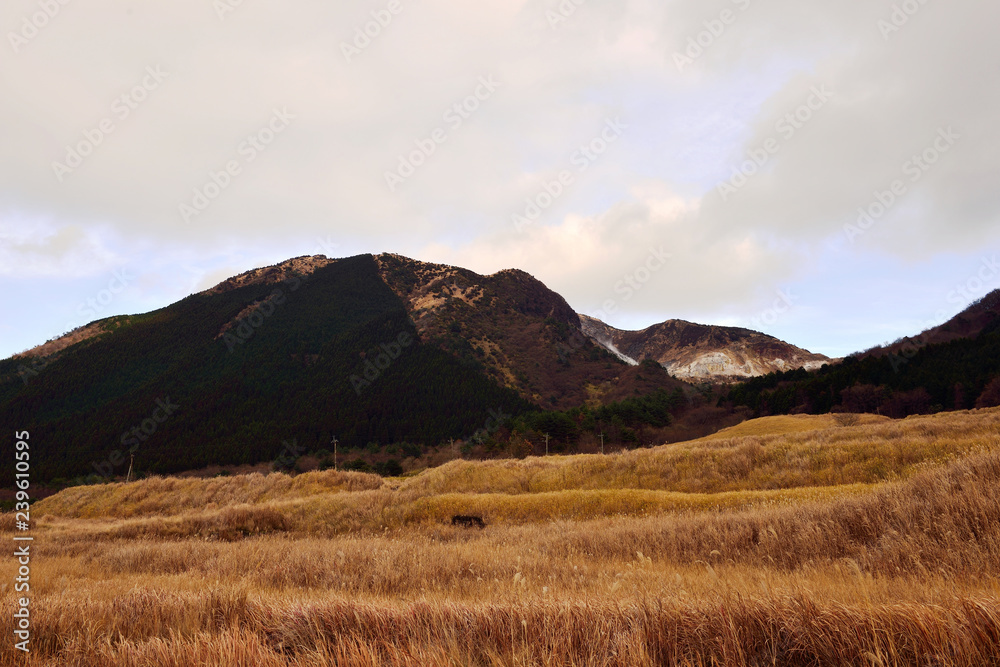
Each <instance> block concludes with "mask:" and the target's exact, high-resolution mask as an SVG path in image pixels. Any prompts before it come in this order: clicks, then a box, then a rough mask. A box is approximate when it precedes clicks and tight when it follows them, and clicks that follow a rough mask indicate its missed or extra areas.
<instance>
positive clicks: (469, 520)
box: [451, 514, 486, 528]
mask: <svg viewBox="0 0 1000 667" xmlns="http://www.w3.org/2000/svg"><path fill="white" fill-rule="evenodd" d="M451 525H453V526H462V527H463V528H485V527H486V524H485V523H484V522H483V519H482V517H478V516H465V515H464V514H456V515H455V516H453V517H451Z"/></svg>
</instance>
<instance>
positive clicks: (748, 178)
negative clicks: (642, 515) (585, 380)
mask: <svg viewBox="0 0 1000 667" xmlns="http://www.w3.org/2000/svg"><path fill="white" fill-rule="evenodd" d="M998 25H1000V5H998V4H997V3H995V2H981V1H979V0H950V1H949V2H944V1H943V0H923V1H922V2H918V1H917V0H906V1H905V2H899V0H863V1H862V0H839V1H838V2H802V1H801V0H796V1H792V0H738V1H737V0H716V1H707V2H706V1H705V0H675V1H673V2H663V1H662V0H657V1H652V0H649V1H647V0H635V1H629V0H621V1H614V2H612V1H610V0H604V1H602V0H561V1H559V0H503V1H500V0H477V2H456V1H454V0H392V1H391V2H390V1H389V0H384V1H383V0H375V1H364V2H356V3H331V2H321V1H319V0H299V1H298V2H287V1H284V2H279V1H278V0H242V1H241V0H215V1H214V2H213V0H170V1H169V2H168V1H166V0H148V1H146V2H133V1H130V0H88V1H87V2H84V1H83V0H5V1H4V2H3V4H2V6H0V31H2V33H3V35H4V39H3V43H2V44H0V357H6V356H9V355H10V354H13V353H16V352H19V351H22V350H24V349H26V348H29V347H31V346H33V345H36V344H38V343H41V342H43V341H44V340H46V339H48V338H51V337H54V336H57V335H59V334H62V333H64V332H65V331H67V330H69V329H71V328H73V327H75V326H78V325H81V324H85V323H87V322H89V321H92V320H94V319H97V318H99V317H106V316H109V315H114V314H122V313H136V312H145V311H148V310H152V309H154V308H158V307H161V306H164V305H167V304H169V303H172V302H174V301H176V300H178V299H181V298H183V297H184V296H186V295H188V294H190V293H192V292H194V291H199V290H201V289H204V288H206V287H209V286H211V285H213V284H215V283H217V282H219V281H220V280H222V279H224V278H226V277H228V276H230V275H233V274H235V273H238V272H241V271H245V270H247V269H250V268H254V267H257V266H261V265H266V264H273V263H276V262H279V261H281V260H284V259H287V258H289V257H293V256H297V255H304V254H320V253H321V254H326V255H328V256H331V257H341V256H348V255H354V254H358V253H363V252H373V253H378V252H386V251H390V252H398V253H401V254H404V255H408V256H411V257H415V258H419V259H423V260H428V261H437V262H444V263H449V264H456V265H460V266H464V267H467V268H470V269H473V270H475V271H478V272H480V273H492V272H494V271H497V270H500V269H504V268H510V267H515V268H520V269H523V270H525V271H528V272H529V273H531V274H533V275H534V276H536V277H537V278H539V279H540V280H542V281H543V282H545V283H546V284H547V285H548V286H549V287H551V288H552V289H554V290H556V291H558V292H560V293H561V294H562V295H563V296H565V297H566V299H567V300H568V301H569V303H570V304H571V305H572V306H573V307H574V308H575V309H576V310H578V311H580V312H582V313H587V314H591V315H595V316H598V317H601V318H602V319H604V320H605V321H607V322H608V323H609V324H612V325H614V326H618V327H621V328H642V327H644V326H648V325H650V324H653V323H655V322H658V321H662V320H664V319H668V318H683V319H688V320H693V321H699V322H704V323H714V324H727V325H739V326H746V327H750V328H754V329H758V330H761V331H764V332H765V333H769V334H772V335H776V336H778V337H780V338H783V339H785V340H788V341H789V342H792V343H794V344H796V345H799V346H802V347H805V348H808V349H810V350H813V351H817V352H822V353H825V354H828V355H831V356H840V355H843V354H847V353H849V352H852V351H855V350H859V349H863V348H866V347H869V346H871V345H874V344H877V343H881V342H884V341H887V340H892V339H895V338H896V337H898V336H901V335H905V334H912V333H916V332H918V331H920V330H922V329H924V328H927V327H928V326H930V325H933V324H936V323H938V322H940V321H942V320H943V319H946V318H947V317H950V316H952V315H954V314H955V313H957V312H958V311H960V310H961V309H962V308H964V307H965V305H967V304H968V303H969V301H970V300H972V299H975V298H977V297H979V296H982V295H983V294H985V293H986V292H987V291H989V290H992V289H995V288H997V287H1000V267H997V266H996V265H995V263H994V262H995V260H996V259H997V256H998V255H1000V224H998V223H1000V218H998V210H1000V208H998V207H1000V186H998V184H1000V129H998V125H997V118H998V117H1000V114H998V111H1000V105H998V101H1000V99H998V97H1000V93H998V86H1000V46H998V44H1000V41H998V40H997V39H996V34H995V32H996V28H997V26H998ZM859 209H860V210H863V211H867V213H868V216H869V217H862V216H861V215H860V213H859Z"/></svg>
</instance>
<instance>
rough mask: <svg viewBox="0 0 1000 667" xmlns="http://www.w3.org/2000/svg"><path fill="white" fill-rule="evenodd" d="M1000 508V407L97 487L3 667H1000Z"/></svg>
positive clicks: (83, 496) (8, 606)
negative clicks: (651, 442)
mask: <svg viewBox="0 0 1000 667" xmlns="http://www.w3.org/2000/svg"><path fill="white" fill-rule="evenodd" d="M998 489H1000V409H990V410H975V411H968V412H955V413H947V414H940V415H934V416H922V417H911V418H908V419H905V420H901V421H890V420H888V419H885V418H880V417H874V416H868V417H866V418H864V419H862V420H861V421H860V423H858V424H857V425H849V426H844V425H839V424H838V423H837V422H835V421H834V420H833V418H832V417H830V416H821V417H810V416H793V417H780V418H767V419H761V420H754V421H752V422H746V423H744V424H740V425H739V426H736V427H733V428H731V429H727V430H726V431H723V432H720V433H718V434H716V435H714V436H710V437H708V438H703V439H701V440H696V441H692V442H687V443H678V444H671V445H664V446H662V447H657V448H653V449H643V450H635V451H629V452H623V453H618V454H609V455H607V456H591V455H580V456H565V457H557V456H553V457H548V458H529V459H525V460H516V461H488V462H468V461H453V462H451V463H449V464H447V465H444V466H442V467H440V468H435V469H431V470H427V471H424V472H422V473H420V474H418V475H414V476H410V477H406V478H400V479H387V480H382V479H380V478H378V477H376V476H374V475H366V474H360V473H338V472H335V471H326V472H313V473H305V474H301V475H298V476H295V477H289V476H287V475H284V474H272V475H267V476H262V475H259V474H254V475H248V476H236V477H220V478H215V479H148V480H142V481H139V482H134V483H131V484H110V485H103V486H90V487H75V488H70V489H66V490H65V491H62V492H61V493H59V494H57V495H54V496H51V497H49V498H46V499H45V500H42V501H39V502H38V503H36V504H35V505H34V507H33V510H32V519H33V521H34V526H33V529H32V534H33V535H34V536H35V542H34V544H33V547H32V548H33V556H32V561H31V602H30V608H31V632H32V635H31V649H32V650H31V653H30V656H27V657H26V656H24V655H22V654H21V653H20V652H19V651H15V650H14V649H13V641H14V640H13V639H12V636H13V630H14V619H13V618H12V614H13V610H14V609H15V605H16V599H17V597H18V595H16V594H15V593H14V592H13V591H12V582H13V580H14V577H15V576H16V567H17V564H16V562H15V561H14V560H13V559H12V558H10V557H7V558H4V559H2V560H0V582H2V590H3V593H2V596H0V599H2V604H3V607H4V612H3V614H2V616H0V634H2V636H4V637H6V638H7V639H6V640H5V641H4V645H3V647H2V648H0V656H2V657H0V665H22V664H30V665H51V666H57V665H58V666H60V667H62V666H74V665H80V666H83V665H94V666H98V665H99V666H111V665H125V666H128V665H156V666H171V665H176V666H184V667H187V666H191V665H246V666H258V665H259V666H265V667H266V666H277V665H309V666H312V665H317V666H318V665H343V666H349V665H484V666H485V665H510V666H513V665H546V666H548V665H577V666H590V665H594V666H596V665H616V666H617V665H620V666H623V667H625V666H633V665H637V666H641V665H686V666H688V665H689V666H695V665H706V666H707V665H733V666H740V667H744V666H745V667H750V666H755V667H762V666H764V665H791V666H803V667H805V666H814V665H838V666H839V665H845V666H846V665H871V666H881V667H889V666H896V665H914V666H920V667H936V666H946V665H947V666H950V665H956V666H967V667H983V666H988V665H1000V580H998V574H1000V494H998ZM457 514H466V515H476V516H480V517H482V518H483V520H484V521H485V522H486V524H487V526H486V528H485V529H477V528H459V527H453V526H452V525H451V522H450V520H451V517H452V516H453V515H457ZM13 529H14V521H13V517H12V516H10V515H4V517H3V519H2V521H0V531H2V533H3V534H2V535H0V538H2V539H5V540H7V541H8V544H13V542H12V541H11V538H12V537H13V532H14V531H13Z"/></svg>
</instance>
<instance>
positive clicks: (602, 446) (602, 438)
mask: <svg viewBox="0 0 1000 667" xmlns="http://www.w3.org/2000/svg"><path fill="white" fill-rule="evenodd" d="M603 453H604V431H601V454H603Z"/></svg>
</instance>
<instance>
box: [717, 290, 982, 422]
mask: <svg viewBox="0 0 1000 667" xmlns="http://www.w3.org/2000/svg"><path fill="white" fill-rule="evenodd" d="M998 309H1000V290H997V291H994V292H991V293H990V294H988V295H986V296H985V297H984V298H982V299H980V300H979V301H977V302H976V303H974V304H972V305H971V306H969V307H968V308H966V309H965V310H964V311H962V312H961V313H959V314H958V315H956V316H955V317H953V318H952V319H950V320H949V321H948V322H945V323H944V324H942V325H940V326H937V327H934V328H932V329H928V330H927V331H925V332H923V333H921V334H918V335H915V336H912V337H909V336H908V337H906V338H902V339H900V340H898V341H896V342H894V343H892V344H891V345H887V346H884V347H882V346H880V347H877V348H873V349H871V350H866V351H865V352H860V353H858V354H853V355H850V356H848V357H847V358H845V359H844V360H843V362H841V363H840V364H838V365H836V366H829V367H827V368H823V369H821V370H820V371H818V372H816V373H806V372H805V371H791V372H784V373H782V372H776V373H771V374H769V375H766V376H764V377H759V378H753V379H750V380H748V381H746V382H745V383H743V384H741V385H738V386H736V387H733V388H732V389H731V391H730V392H729V395H728V397H727V400H728V402H729V403H730V404H731V405H733V406H746V407H749V408H750V409H751V410H752V411H753V413H754V414H755V415H769V414H783V413H788V412H811V413H823V412H830V411H839V412H871V413H879V414H883V415H887V416H889V417H896V418H899V417H906V416H908V415H912V414H923V413H928V412H938V411H941V410H964V409H969V408H974V407H991V406H995V405H998V404H1000V312H998Z"/></svg>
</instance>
